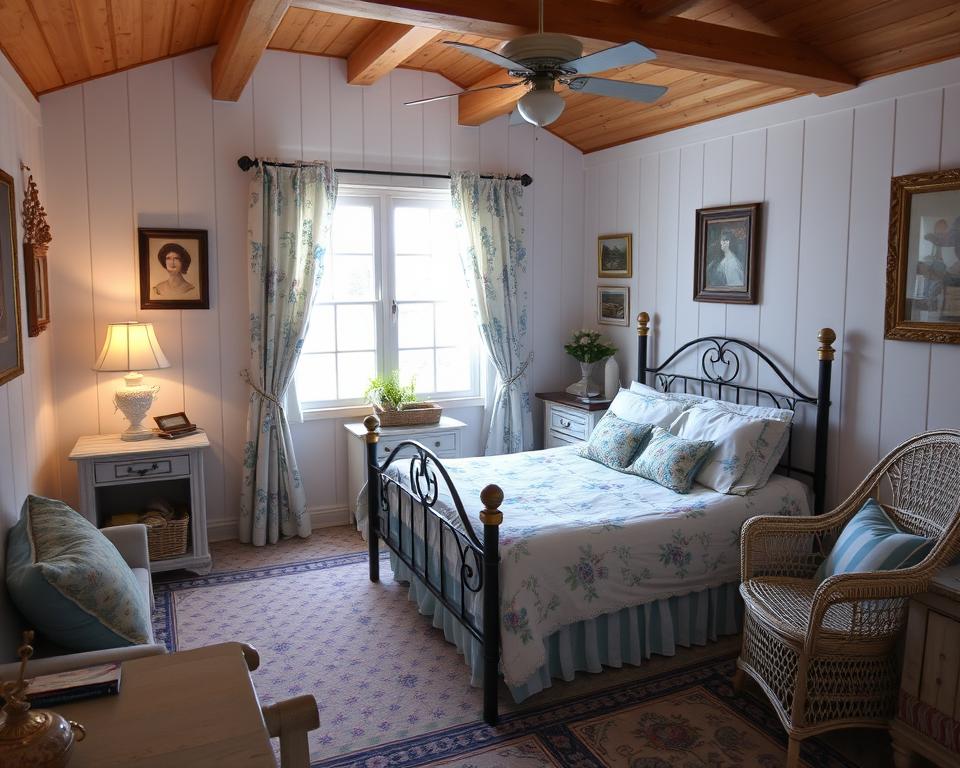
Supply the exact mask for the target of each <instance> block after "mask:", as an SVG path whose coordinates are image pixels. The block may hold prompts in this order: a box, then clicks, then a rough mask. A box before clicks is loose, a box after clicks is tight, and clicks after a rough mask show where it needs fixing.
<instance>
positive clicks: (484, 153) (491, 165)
mask: <svg viewBox="0 0 960 768" xmlns="http://www.w3.org/2000/svg"><path fill="white" fill-rule="evenodd" d="M479 134H480V172H481V173H507V172H509V171H510V167H509V165H508V162H509V149H510V147H509V142H510V133H509V126H508V123H507V118H506V117H498V118H496V119H495V120H488V121H487V122H485V123H484V124H483V125H481V126H480V127H479Z"/></svg>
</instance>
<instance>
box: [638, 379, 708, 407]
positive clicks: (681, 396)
mask: <svg viewBox="0 0 960 768" xmlns="http://www.w3.org/2000/svg"><path fill="white" fill-rule="evenodd" d="M630 391H631V392H635V393H637V394H638V395H656V396H657V397H662V398H664V399H666V400H673V401H675V402H677V403H681V404H682V405H683V406H684V407H685V408H686V407H688V406H691V405H693V404H694V403H702V402H704V401H706V400H710V398H709V397H704V396H703V395H688V394H687V393H686V392H661V391H660V390H659V389H654V388H653V387H648V386H647V385H646V384H641V383H640V382H639V381H633V382H631V383H630Z"/></svg>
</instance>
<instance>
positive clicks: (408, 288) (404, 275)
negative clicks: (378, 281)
mask: <svg viewBox="0 0 960 768" xmlns="http://www.w3.org/2000/svg"><path fill="white" fill-rule="evenodd" d="M395 272H396V276H397V279H396V284H397V301H428V300H430V299H433V298H436V297H437V294H438V288H437V286H436V284H435V281H436V280H437V276H436V274H435V270H434V268H433V259H432V258H431V257H430V256H424V255H410V254H407V255H400V254H398V255H397V259H396V266H395Z"/></svg>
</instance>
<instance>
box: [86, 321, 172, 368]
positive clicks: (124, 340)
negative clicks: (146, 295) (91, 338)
mask: <svg viewBox="0 0 960 768" xmlns="http://www.w3.org/2000/svg"><path fill="white" fill-rule="evenodd" d="M169 367H170V361H169V360H167V356H166V355H164V354H163V350H162V349H160V344H159V342H157V335H156V334H155V333H154V332H153V323H137V322H126V323H110V325H108V326H107V339H106V341H104V342H103V349H101V350H100V357H98V358H97V362H96V364H95V365H94V366H93V369H94V370H95V371H152V370H156V369H157V368H169Z"/></svg>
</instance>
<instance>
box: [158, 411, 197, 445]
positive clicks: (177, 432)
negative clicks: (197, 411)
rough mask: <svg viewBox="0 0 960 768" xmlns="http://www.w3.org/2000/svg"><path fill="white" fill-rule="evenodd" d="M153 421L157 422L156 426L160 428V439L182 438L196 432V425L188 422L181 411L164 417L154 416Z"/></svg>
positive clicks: (185, 415)
mask: <svg viewBox="0 0 960 768" xmlns="http://www.w3.org/2000/svg"><path fill="white" fill-rule="evenodd" d="M153 420H154V421H155V422H157V426H158V427H159V428H160V432H159V434H160V437H164V438H167V439H168V440H172V439H173V438H175V437H184V436H185V435H190V434H193V433H194V432H196V431H197V425H196V424H194V423H193V422H192V421H190V419H188V418H187V414H185V413H184V412H183V411H180V413H168V414H166V415H165V416H154V417H153Z"/></svg>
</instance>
